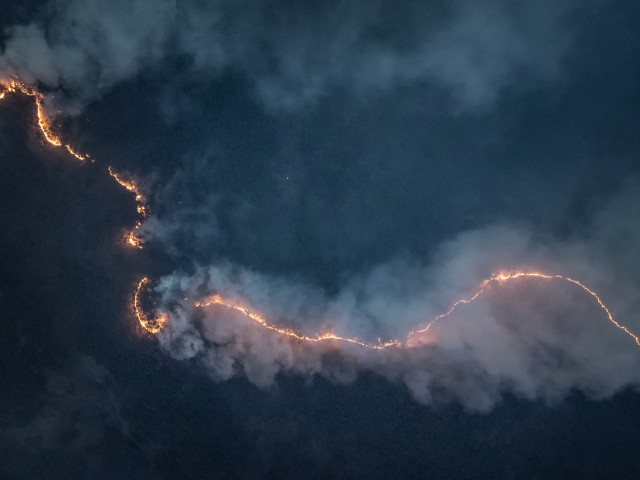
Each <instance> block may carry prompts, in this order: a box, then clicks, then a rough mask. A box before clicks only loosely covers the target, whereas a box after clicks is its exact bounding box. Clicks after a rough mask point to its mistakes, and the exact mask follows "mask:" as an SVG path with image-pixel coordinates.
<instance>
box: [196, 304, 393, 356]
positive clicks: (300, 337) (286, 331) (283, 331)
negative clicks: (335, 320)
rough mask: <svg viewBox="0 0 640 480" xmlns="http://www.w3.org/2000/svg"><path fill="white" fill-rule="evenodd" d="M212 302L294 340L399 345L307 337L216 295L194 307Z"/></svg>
mask: <svg viewBox="0 0 640 480" xmlns="http://www.w3.org/2000/svg"><path fill="white" fill-rule="evenodd" d="M214 304H216V305H222V306H224V307H229V308H233V309H234V310H237V311H239V312H242V313H243V314H245V315H246V316H247V317H249V318H251V319H252V320H255V321H256V322H258V323H259V324H260V325H262V326H263V327H265V328H267V329H269V330H273V331H274V332H278V333H280V334H282V335H286V336H288V337H291V338H294V339H296V340H305V341H308V342H321V341H323V340H341V341H343V342H349V343H355V344H356V345H362V346H363V347H367V348H373V349H376V350H382V349H383V348H387V347H390V346H392V345H395V346H397V347H400V346H401V345H400V343H399V342H398V341H397V340H393V341H392V342H384V343H379V344H377V345H376V344H373V343H366V342H361V341H359V340H358V339H357V338H344V337H340V336H338V335H336V334H335V333H323V334H318V335H316V336H315V337H308V336H306V335H303V334H302V333H299V332H296V331H295V330H292V329H290V328H278V327H276V326H275V325H271V324H269V323H268V322H267V321H266V320H265V319H264V318H262V317H261V316H260V315H258V314H257V313H253V312H251V311H250V310H249V309H247V308H245V307H242V306H240V305H237V304H233V303H228V302H225V301H224V300H223V299H222V298H221V297H220V296H218V295H215V296H214V297H212V298H211V299H210V300H209V301H207V302H206V303H200V302H197V303H196V307H207V306H209V305H214Z"/></svg>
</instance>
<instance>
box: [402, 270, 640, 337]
mask: <svg viewBox="0 0 640 480" xmlns="http://www.w3.org/2000/svg"><path fill="white" fill-rule="evenodd" d="M519 277H536V278H544V279H547V280H550V279H552V278H558V279H560V280H564V281H566V282H571V283H574V284H576V285H578V286H579V287H580V288H582V289H583V290H584V291H586V292H588V293H589V294H590V295H592V296H593V297H594V298H595V299H596V300H597V301H598V304H599V305H600V307H601V308H602V309H603V310H604V311H605V312H606V313H607V316H608V317H609V321H610V322H611V323H613V324H614V325H615V326H616V327H618V328H619V329H621V330H622V331H624V332H625V333H626V334H627V335H629V336H630V337H631V338H633V339H634V340H635V341H636V343H637V344H638V345H640V338H639V337H638V336H636V335H634V334H633V333H631V332H630V331H629V330H628V329H627V327H625V326H623V325H620V324H619V323H618V322H616V321H615V320H614V318H613V315H611V312H610V311H609V309H608V308H607V307H606V306H605V304H604V303H603V302H602V300H600V297H599V296H598V295H597V294H596V293H595V292H594V291H593V290H590V289H589V288H587V287H586V286H584V285H583V284H582V283H580V282H579V281H577V280H574V279H572V278H569V277H563V276H562V275H545V274H544V273H538V272H516V273H501V274H499V275H496V276H494V277H491V278H487V279H486V280H484V281H483V282H482V283H481V284H480V290H479V291H478V292H477V293H476V294H475V295H473V296H472V297H471V298H469V299H468V300H467V299H462V300H458V301H457V302H456V303H454V304H453V306H452V307H451V308H450V309H449V311H448V312H446V313H443V314H441V315H438V316H437V317H436V318H434V319H433V320H432V321H431V322H430V323H429V324H428V325H427V326H426V327H425V328H423V329H421V330H415V331H413V332H411V333H409V335H407V340H408V339H409V338H410V337H411V336H412V335H415V334H417V333H423V332H426V331H427V330H429V327H431V325H433V324H434V322H436V321H437V320H439V319H441V318H443V317H446V316H447V315H449V314H450V313H451V312H453V311H454V310H455V308H456V307H457V306H458V305H460V304H461V303H471V302H472V301H474V300H475V299H476V298H478V296H480V295H481V294H482V293H483V292H484V289H485V287H486V286H487V284H489V283H490V282H506V281H508V280H513V279H515V278H519Z"/></svg>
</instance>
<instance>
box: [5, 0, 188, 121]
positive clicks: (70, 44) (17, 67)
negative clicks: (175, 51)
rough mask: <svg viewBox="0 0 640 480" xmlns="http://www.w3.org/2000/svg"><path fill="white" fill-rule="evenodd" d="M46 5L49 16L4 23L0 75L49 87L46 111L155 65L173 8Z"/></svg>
mask: <svg viewBox="0 0 640 480" xmlns="http://www.w3.org/2000/svg"><path fill="white" fill-rule="evenodd" d="M48 7H49V8H48V13H49V14H50V16H51V20H50V21H44V20H43V21H40V22H37V23H32V24H29V25H24V26H23V25H16V26H13V27H10V28H8V29H7V31H6V34H8V36H9V39H8V40H6V42H5V50H4V53H3V55H2V56H0V80H1V81H4V82H6V81H9V80H10V79H18V80H20V81H22V82H24V83H27V84H40V85H42V86H43V87H44V88H45V89H46V90H48V91H52V92H53V93H51V94H50V95H48V96H47V97H46V101H45V105H46V106H47V107H48V109H49V111H51V112H56V111H58V112H59V111H60V110H64V113H67V114H77V113H79V110H80V109H81V108H82V107H84V106H85V105H86V104H87V103H89V102H91V101H93V100H96V99H97V98H99V97H100V96H101V95H102V94H104V93H105V92H107V91H108V90H110V89H111V88H112V87H113V86H114V85H116V84H118V83H120V82H122V81H124V80H128V79H131V78H133V77H135V75H136V74H138V73H139V72H140V70H141V69H143V68H144V67H146V66H149V65H155V64H156V63H157V62H158V61H159V60H160V59H161V58H162V57H163V55H164V51H165V44H166V42H167V39H168V37H169V35H170V33H171V28H172V24H173V22H174V19H175V14H176V7H175V2H172V1H170V0H162V1H159V2H157V1H153V2H150V1H147V0H142V1H140V0H136V1H130V0H116V1H114V2H106V3H105V2H101V1H99V0H68V1H56V2H52V3H50V4H49V6H48ZM56 93H57V95H56Z"/></svg>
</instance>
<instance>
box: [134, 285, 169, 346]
mask: <svg viewBox="0 0 640 480" xmlns="http://www.w3.org/2000/svg"><path fill="white" fill-rule="evenodd" d="M148 283H149V279H148V278H143V279H142V280H140V283H138V288H137V289H136V293H135V294H134V296H133V310H134V312H135V314H136V317H137V319H138V322H139V323H140V326H142V328H144V329H145V330H146V331H147V332H149V333H158V332H159V331H160V330H162V327H163V326H164V324H165V322H166V321H167V317H166V316H165V315H164V314H163V315H160V316H158V317H155V318H153V319H150V318H149V317H148V316H147V315H146V314H145V313H144V310H142V308H141V307H140V290H142V287H145V286H147V285H148Z"/></svg>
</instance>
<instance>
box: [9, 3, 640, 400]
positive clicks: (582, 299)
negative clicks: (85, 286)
mask: <svg viewBox="0 0 640 480" xmlns="http://www.w3.org/2000/svg"><path fill="white" fill-rule="evenodd" d="M571 12H572V6H571V2H567V3H563V2H561V3H560V4H558V2H542V3H536V4H535V5H528V4H527V5H513V6H506V5H505V4H504V3H503V2H499V1H492V0H486V1H482V2H480V3H478V2H476V3H474V4H469V3H468V2H458V1H453V0H451V1H442V2H435V3H433V2H431V3H428V4H427V3H415V4H412V5H409V6H408V7H406V8H404V9H397V8H396V4H395V3H394V2H390V1H383V0H379V1H375V2H360V1H356V2H338V1H333V2H324V3H322V2H321V3H317V2H303V3H292V4H281V3H273V2H269V1H257V0H252V1H241V2H237V1H234V2H230V1H218V2H210V3H206V2H205V3H200V2H189V1H185V2H172V1H164V2H156V1H153V2H150V1H142V0H138V1H124V0H122V1H116V2H109V3H105V2H100V1H98V0H72V1H58V2H54V3H51V4H50V5H49V7H48V8H47V9H45V11H44V14H43V16H42V18H41V19H40V20H39V21H37V22H34V23H31V24H28V25H17V26H13V27H11V28H9V29H8V30H7V31H6V34H7V36H8V38H7V40H6V41H5V48H4V52H3V53H2V55H0V80H1V81H3V82H7V81H10V80H11V79H18V80H20V81H23V82H25V83H29V84H37V85H38V86H39V87H41V88H43V89H44V90H45V91H46V92H47V93H48V95H47V97H46V101H45V105H46V106H47V107H48V108H49V110H50V111H51V112H56V111H61V112H64V113H67V114H77V113H78V112H79V111H80V110H81V109H82V108H83V107H85V106H86V105H87V104H88V103H90V102H92V101H94V100H96V99H98V98H100V96H101V95H103V94H104V93H105V92H107V91H108V90H109V89H111V88H112V87H114V86H115V85H117V84H119V83H121V82H123V81H126V80H131V79H134V78H135V77H136V76H138V75H139V74H140V73H141V72H142V71H143V70H145V69H148V68H151V69H158V70H159V69H160V68H161V66H162V60H163V59H165V58H166V57H167V56H172V57H173V58H174V59H175V58H178V59H179V60H180V61H184V62H185V63H186V65H187V66H186V69H185V70H186V73H187V74H188V75H189V76H191V75H193V76H194V77H196V78H204V79H207V80H210V79H219V78H222V77H223V75H224V74H226V73H233V74H238V73H239V74H240V75H241V76H244V77H245V78H246V79H247V80H248V81H249V83H250V85H251V86H252V88H253V92H254V96H255V97H257V98H258V100H259V102H260V103H261V104H262V105H263V106H264V107H265V109H266V110H268V111H269V112H271V113H275V114H277V113H278V112H282V111H292V110H298V109H301V108H302V107H305V106H309V105H313V104H314V103H316V102H317V101H318V100H319V99H321V98H322V97H323V96H328V95H330V94H331V93H332V92H335V91H346V92H348V93H349V94H350V96H356V97H360V98H363V99H366V98H368V97H369V96H373V95H375V94H376V93H378V92H380V91H388V90H393V89H397V88H401V87H405V86H415V85H418V86H421V87H426V90H428V91H429V94H433V95H436V96H446V97H447V103H450V104H451V105H453V108H454V110H457V111H481V112H486V111H487V110H489V109H490V108H491V107H492V106H495V105H496V104H497V103H498V102H499V100H500V98H501V95H502V94H503V93H504V92H510V91H512V90H520V89H536V88H538V87H540V86H541V85H549V84H554V83H557V82H561V81H562V80H563V78H564V72H563V59H564V58H565V55H566V54H567V52H568V51H569V49H570V47H571V44H572V38H573V37H572V32H571V31H570V30H569V29H568V28H567V27H566V23H567V22H568V18H570V15H571ZM185 60H186V61H185ZM182 80H183V81H184V79H182ZM172 85H173V84H172ZM443 94H446V95H443ZM176 95H179V94H178V93H176ZM167 98H173V97H171V96H170V95H169V96H167ZM164 107H165V109H166V110H171V109H170V108H168V107H167V105H165V106H164ZM203 172H205V173H204V174H205V175H206V174H207V172H208V170H207V169H206V168H203ZM197 175H198V172H196V173H195V174H194V173H193V172H191V171H187V170H185V171H181V172H178V173H177V174H176V175H175V176H174V180H173V182H171V183H169V186H167V187H165V188H164V189H162V190H161V191H160V193H159V194H157V195H156V196H155V198H156V202H157V203H158V204H159V205H160V206H162V204H163V195H164V196H166V197H167V198H170V197H171V196H172V189H173V190H176V191H177V190H180V191H181V192H184V191H187V192H188V191H189V189H188V188H185V186H189V185H190V183H189V182H190V179H191V177H192V176H197ZM186 177H188V178H186ZM185 178H186V179H185ZM206 186H207V184H206V182H205V184H204V186H203V187H202V189H200V188H198V189H195V190H198V191H199V194H198V195H195V194H194V197H197V198H193V199H187V200H185V202H184V203H185V205H183V206H182V207H180V208H179V209H178V210H175V209H174V210H173V211H172V212H171V213H172V214H173V213H175V215H173V216H171V218H170V219H169V218H163V217H162V216H161V215H153V216H151V217H150V218H149V219H147V221H146V222H145V223H144V225H143V226H142V227H141V229H140V231H139V234H140V235H141V236H142V237H144V239H145V240H147V241H150V242H157V243H162V245H163V246H164V247H165V249H166V250H168V251H169V252H170V253H178V252H181V251H180V250H179V249H178V248H177V247H176V245H177V243H187V241H185V240H184V239H185V238H187V239H188V240H190V241H192V242H191V243H195V244H196V245H198V244H201V245H202V244H210V243H212V242H214V241H215V240H216V239H217V238H218V236H219V235H220V228H219V225H218V223H217V219H216V215H215V213H214V210H215V207H216V205H217V198H216V196H215V195H216V192H210V191H205V193H202V192H201V191H200V190H206ZM181 195H182V193H181ZM165 203H168V201H167V202H165ZM174 203H175V202H174ZM638 205H640V196H639V194H638V188H637V187H636V186H634V185H631V186H629V187H628V188H627V189H626V190H625V191H624V192H623V193H621V194H620V195H619V196H618V197H615V198H613V199H612V200H611V201H610V203H609V204H608V206H606V207H605V208H603V209H602V210H601V211H600V213H598V214H597V215H596V216H595V217H593V219H592V221H591V223H590V227H589V229H588V230H585V231H582V232H581V235H582V236H581V237H578V236H576V235H574V236H572V237H570V238H567V239H564V240H558V239H554V238H551V237H549V238H546V237H543V238H540V236H536V235H534V234H533V233H532V231H531V230H530V229H529V228H528V227H526V226H514V225H511V224H506V223H504V224H499V225H493V226H490V227H485V228H480V229H476V230H472V231H468V232H465V233H462V234H460V235H459V236H458V237H457V238H456V239H455V240H452V241H449V242H446V243H444V244H442V245H441V246H440V248H439V249H438V251H437V253H436V254H435V255H433V256H432V257H431V258H430V259H429V260H428V262H426V261H424V260H422V259H421V260H417V259H416V260H411V259H407V258H405V259H404V260H397V261H395V262H394V261H389V262H387V263H384V264H382V265H379V266H377V267H375V268H370V269H368V270H366V271H363V272H361V273H360V274H351V275H350V276H348V277H347V278H346V279H344V280H343V281H342V284H341V288H340V289H339V291H338V292H337V293H335V294H328V293H326V292H325V291H324V290H323V289H322V288H320V287H318V286H314V285H310V284H308V283H305V282H301V281H299V280H297V279H295V278H292V277H286V276H277V275H267V274H263V273H260V272H257V271H254V270H252V269H250V268H248V267H244V266H242V265H234V264H232V263H231V262H230V261H220V262H218V263H215V264H213V265H209V266H201V265H200V266H197V267H196V273H195V274H186V273H182V272H176V273H174V274H172V275H169V276H166V277H164V278H163V279H162V281H161V282H160V285H159V286H158V287H157V289H156V293H157V294H158V295H159V296H160V299H161V301H160V303H159V305H158V310H159V312H163V313H166V314H167V315H168V317H169V322H168V324H167V326H166V328H165V329H164V330H162V331H161V332H160V333H159V335H158V338H159V339H160V342H161V345H162V346H163V348H165V349H166V350H167V351H168V352H169V353H170V354H171V355H172V356H173V357H174V358H176V359H180V360H186V359H197V360H198V361H200V362H201V363H202V365H204V366H205V367H206V369H207V370H208V371H209V372H210V374H211V376H212V377H213V378H215V379H216V380H226V379H229V378H231V377H233V376H235V375H246V376H247V378H248V379H249V380H250V381H252V382H253V383H255V384H256V385H258V386H261V387H268V386H269V385H271V384H272V383H273V382H274V380H275V378H276V376H277V375H278V374H279V373H283V372H284V373H287V372H292V373H295V374H303V375H307V376H309V377H312V376H313V375H315V374H320V375H325V376H327V377H329V378H332V379H335V380H336V381H341V382H348V381H351V380H353V379H354V378H355V377H356V375H357V374H358V372H360V371H362V370H363V369H369V370H372V371H374V372H376V373H379V374H381V375H384V376H386V377H388V378H390V379H392V380H394V381H395V380H401V381H404V382H405V384H406V385H407V386H408V388H409V389H410V390H411V391H412V392H413V394H414V395H415V397H416V398H418V399H419V400H421V401H424V402H430V401H433V400H434V398H437V397H438V396H440V395H445V396H446V395H453V396H454V397H455V398H457V399H458V400H460V401H461V402H462V403H463V404H464V405H465V406H467V407H468V408H470V409H476V410H487V409H489V408H491V406H492V405H493V404H494V403H495V402H496V401H498V400H499V398H500V394H501V392H503V391H504V390H505V389H509V390H512V391H515V392H517V393H518V394H520V395H522V396H525V397H527V398H537V397H543V398H546V399H549V400H553V399H557V398H561V397H562V396H563V395H565V394H566V393H567V392H568V391H569V390H570V389H572V388H579V389H582V390H584V391H585V392H586V393H588V394H590V395H591V396H593V397H602V396H606V395H611V394H612V393H613V392H615V391H616V390H618V389H620V388H622V387H623V386H625V385H627V384H637V383H638V380H639V378H638V373H636V372H638V371H639V370H638V366H639V363H640V362H639V357H638V350H636V349H635V348H636V346H635V345H634V342H633V339H632V338H630V337H629V336H628V335H626V334H625V333H624V332H623V331H621V330H620V329H617V328H616V327H615V326H614V325H613V324H612V323H611V322H609V321H608V319H607V317H606V314H605V312H604V311H603V310H602V309H601V308H600V307H599V305H598V304H597V302H595V301H594V298H593V297H592V296H590V295H589V294H588V293H587V292H585V291H584V290H581V289H580V288H578V287H576V285H574V284H569V283H562V282H561V281H559V280H553V281H540V280H531V279H526V280H517V281H514V282H512V283H509V284H508V285H502V286H497V285H490V286H489V287H488V290H487V293H486V294H484V295H483V296H482V297H480V298H478V300H477V301H475V302H474V303H473V305H472V306H461V307H460V308H458V309H456V311H455V312H454V313H452V314H451V315H450V316H448V317H447V318H446V319H445V320H443V321H442V322H438V323H436V324H434V326H433V328H431V329H430V330H429V331H428V332H427V333H425V334H422V335H416V336H414V337H412V338H411V340H410V341H409V343H408V344H407V346H408V347H410V348H406V349H403V350H399V349H394V348H390V349H388V350H384V351H374V350H370V349H366V348H363V347H361V346H358V345H353V344H349V343H344V342H331V343H326V344H325V343H308V342H295V341H294V342H291V341H289V340H288V339H287V338H285V337H282V336H278V335H277V334H275V333H273V332H270V331H268V330H266V329H264V328H263V327H261V326H259V325H257V324H256V323H255V322H254V321H253V320H251V319H249V318H247V317H246V316H243V315H241V314H239V313H237V312H233V311H231V310H230V309H228V308H225V307H220V306H211V307H207V308H196V307H194V301H195V300H197V299H204V298H207V297H208V296H210V295H214V294H215V295H221V296H222V297H224V298H225V299H228V301H230V302H238V303H241V304H243V305H245V306H246V307H247V308H249V309H251V310H253V311H256V312H259V313H260V314H261V315H263V316H264V317H265V318H267V319H268V320H269V321H271V322H274V323H277V324H278V325H283V326H291V327H293V328H296V329H299V330H300V331H303V332H305V333H306V334H308V335H314V334H315V333H322V332H326V331H335V332H336V333H338V334H340V335H343V336H347V337H358V338H360V339H361V340H363V341H366V342H373V343H375V342H376V340H377V339H378V338H382V339H383V340H388V339H393V338H397V339H399V340H401V341H404V339H405V338H406V336H407V334H408V333H409V332H410V331H411V330H412V329H413V328H415V327H416V326H417V325H423V326H424V325H425V324H427V323H429V322H430V321H431V320H432V319H433V318H435V317H436V316H437V315H439V314H441V313H443V312H446V311H447V310H448V309H449V308H450V306H451V305H452V304H453V303H454V302H455V301H456V300H458V299H460V298H469V297H471V296H472V295H473V294H474V293H475V292H476V291H477V288H478V285H479V284H480V283H481V282H482V280H483V279H486V278H488V277H490V276H491V275H492V274H495V273H497V272H498V271H501V270H505V271H512V270H515V269H518V270H524V271H530V270H536V271H542V272H544V273H551V274H556V273H558V274H561V275H564V276H569V277H572V278H576V279H579V280H580V281H581V282H583V283H584V284H585V285H587V286H588V287H589V288H593V289H594V290H595V291H597V292H598V293H599V294H600V295H601V296H602V298H603V299H604V301H605V303H606V304H607V305H608V306H610V307H611V311H612V312H613V314H614V316H615V317H616V318H617V319H618V320H619V321H620V322H621V323H622V324H624V325H628V326H629V327H630V329H631V330H632V331H634V332H637V331H638V330H640V325H638V324H637V320H636V319H637V318H638V313H640V312H638V308H639V307H638V305H639V298H638V293H637V292H638V291H640V290H639V289H638V287H639V286H640V285H638V284H639V283H640V279H639V278H638V275H637V272H638V271H640V268H639V267H640V256H639V255H638V254H637V252H636V251H635V246H636V245H637V241H638V240H639V239H640V231H639V230H638V227H637V223H636V222H634V221H633V219H635V218H637V216H638V212H637V208H638ZM174 207H175V206H174ZM242 233H243V232H241V233H240V235H242ZM274 237H275V235H274ZM271 241H273V242H280V241H281V238H280V237H278V238H276V239H275V240H274V239H271ZM207 246H208V245H207ZM206 261H208V260H205V263H206ZM634 322H635V324H634ZM443 392H445V393H443Z"/></svg>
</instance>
